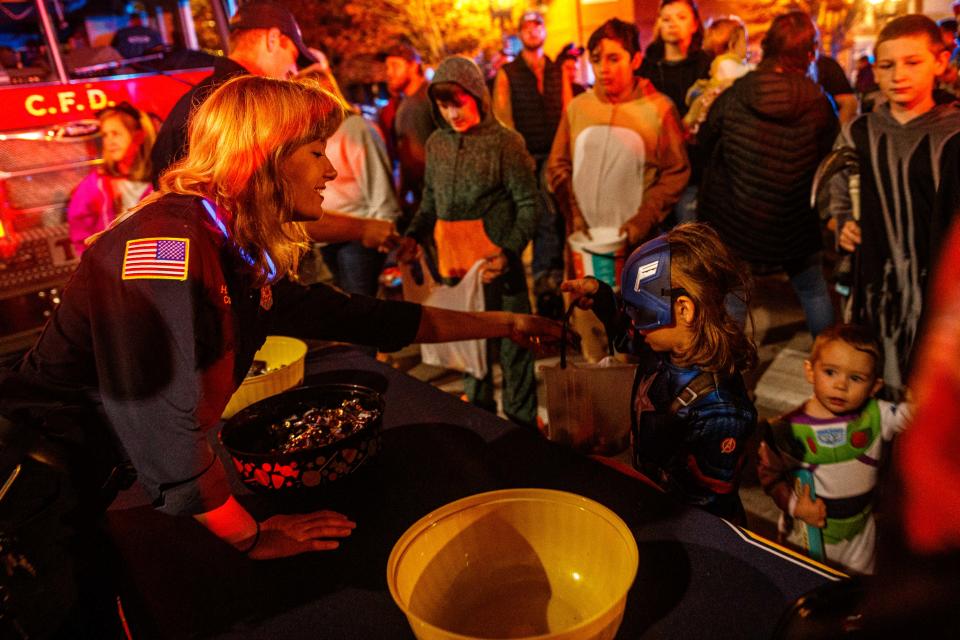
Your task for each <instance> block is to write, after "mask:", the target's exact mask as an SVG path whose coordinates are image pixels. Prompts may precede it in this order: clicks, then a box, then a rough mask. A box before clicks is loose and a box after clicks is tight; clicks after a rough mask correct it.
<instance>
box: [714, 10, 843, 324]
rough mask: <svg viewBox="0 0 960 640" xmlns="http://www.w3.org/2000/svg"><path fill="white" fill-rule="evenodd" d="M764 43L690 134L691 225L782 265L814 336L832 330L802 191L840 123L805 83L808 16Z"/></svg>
mask: <svg viewBox="0 0 960 640" xmlns="http://www.w3.org/2000/svg"><path fill="white" fill-rule="evenodd" d="M762 46H763V62H762V63H761V64H760V66H759V67H758V68H757V70H756V71H753V72H751V73H748V74H747V75H746V76H744V77H743V78H741V79H740V80H738V81H737V82H736V83H734V85H733V86H732V87H731V88H730V89H728V90H727V91H725V92H724V93H723V94H722V95H721V96H720V97H719V98H718V99H717V101H716V102H715V103H714V105H713V107H712V108H711V109H710V115H709V117H708V118H707V122H706V123H705V124H704V125H703V127H702V128H701V129H700V133H699V134H698V140H699V141H700V143H701V144H702V145H704V146H705V147H706V149H707V154H708V155H707V157H708V158H709V162H708V165H707V170H706V173H705V175H704V178H703V182H702V184H701V187H700V200H699V219H700V220H703V221H705V222H709V223H710V224H711V225H713V227H714V228H716V230H717V232H718V233H719V234H720V237H721V238H722V239H723V241H724V242H725V243H726V244H727V246H729V247H730V248H731V249H733V250H734V251H735V252H736V253H737V254H739V256H740V257H741V258H742V259H744V260H746V261H748V262H751V263H754V264H757V265H762V266H766V267H770V266H778V265H779V266H782V267H783V268H784V269H785V270H786V272H787V275H788V276H790V281H791V283H792V284H793V287H794V289H795V290H796V292H797V295H798V297H799V298H800V302H801V304H802V306H803V310H804V313H805V315H806V318H807V325H808V327H809V328H810V332H811V333H813V334H814V335H816V334H817V333H819V332H820V331H821V330H822V329H824V328H826V327H827V326H830V325H831V324H832V323H833V305H832V303H831V301H830V296H829V293H828V291H827V285H826V281H825V280H824V278H823V269H822V265H821V262H822V243H821V239H820V238H821V236H820V226H819V225H820V221H819V217H818V215H817V212H816V211H815V210H814V209H812V208H811V207H810V187H811V183H812V182H813V175H814V173H815V172H816V169H817V165H818V164H819V163H820V160H822V159H823V157H824V156H825V155H827V153H829V151H830V148H831V147H832V145H833V141H834V139H835V138H836V137H837V132H838V129H839V124H838V120H837V115H836V109H835V107H834V104H833V102H832V101H831V99H830V98H829V97H827V95H826V94H824V93H823V90H822V89H821V88H820V86H819V85H818V84H816V83H815V82H814V81H813V80H811V79H810V78H808V77H807V70H808V69H809V67H810V63H811V62H813V61H814V60H815V58H816V50H817V29H816V26H814V24H813V21H812V20H811V19H810V16H808V15H807V14H806V13H803V12H800V11H793V12H790V13H786V14H784V15H781V16H778V17H777V18H776V19H775V20H774V21H773V24H772V25H771V27H770V31H769V32H767V35H766V37H765V38H764V40H763V45H762ZM743 315H745V310H743Z"/></svg>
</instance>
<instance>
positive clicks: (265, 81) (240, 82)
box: [114, 76, 344, 286]
mask: <svg viewBox="0 0 960 640" xmlns="http://www.w3.org/2000/svg"><path fill="white" fill-rule="evenodd" d="M343 115H344V106H343V104H342V103H341V101H340V100H339V99H338V98H337V97H336V96H334V95H333V94H332V93H330V92H329V91H327V90H325V89H323V88H322V87H321V86H319V85H318V84H317V82H316V81H314V80H310V79H303V80H274V79H271V78H263V77H259V76H240V77H238V78H234V79H232V80H230V81H229V82H226V83H225V84H223V85H222V86H221V87H220V88H219V89H217V90H216V91H214V92H213V93H212V94H210V96H209V97H208V98H207V99H206V100H205V101H204V102H203V103H202V104H201V105H200V106H199V107H197V109H196V111H194V113H193V115H192V116H191V117H190V124H189V126H188V140H189V144H190V149H189V153H188V155H187V156H185V157H184V158H183V159H182V160H180V161H179V162H177V163H176V164H174V165H173V166H171V167H170V169H169V170H167V171H166V172H165V173H164V174H163V175H162V176H161V177H160V189H159V190H158V191H157V192H155V193H154V194H152V195H151V196H149V197H147V198H146V199H145V200H143V201H142V202H141V203H140V204H139V205H137V206H136V207H134V208H133V209H131V210H130V211H129V212H128V213H127V214H126V215H124V216H121V218H118V219H117V220H116V221H115V223H114V224H118V223H119V222H120V221H121V220H122V219H123V218H126V217H129V216H130V215H132V214H134V213H135V212H136V211H139V210H140V209H142V208H143V207H144V206H146V205H147V204H149V203H150V202H153V201H155V200H157V199H158V198H161V197H162V196H164V195H165V194H167V193H179V194H185V195H194V196H200V197H202V198H206V199H208V200H210V201H211V202H212V203H214V204H215V205H216V206H217V208H218V210H219V211H220V212H221V215H222V216H223V222H224V223H225V224H226V225H227V228H228V229H229V231H230V234H231V237H232V238H231V239H232V240H233V242H234V243H235V244H236V245H237V246H238V247H239V248H240V249H241V250H242V251H244V252H245V253H246V254H247V255H248V256H249V257H250V260H251V261H252V265H251V266H252V267H253V271H254V273H255V276H254V285H255V286H262V285H264V284H267V283H268V282H269V280H270V275H271V272H273V271H275V272H276V274H277V275H278V276H283V275H285V274H287V273H292V272H294V271H295V270H296V266H297V263H298V261H299V259H300V256H301V255H302V254H303V251H304V250H305V248H306V246H307V244H306V243H307V241H308V239H309V236H308V235H307V233H306V231H305V230H304V228H303V225H301V224H295V223H294V224H291V223H292V222H293V218H294V211H293V205H292V202H291V201H290V195H289V194H290V185H288V184H286V183H285V179H284V176H283V175H282V174H281V171H280V167H281V164H282V162H283V161H284V160H285V159H286V158H287V157H288V156H289V155H290V154H291V153H293V152H294V151H295V150H296V149H297V148H299V147H301V146H302V145H304V144H307V143H310V142H313V141H314V140H319V139H326V138H329V137H330V135H331V134H333V132H334V131H336V129H337V127H339V126H340V123H341V122H342V121H343ZM271 261H272V263H273V268H271V264H270V263H271Z"/></svg>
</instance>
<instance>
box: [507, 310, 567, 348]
mask: <svg viewBox="0 0 960 640" xmlns="http://www.w3.org/2000/svg"><path fill="white" fill-rule="evenodd" d="M510 315H511V322H512V324H511V327H510V339H511V340H513V341H514V342H515V343H517V344H518V345H520V346H521V347H522V348H524V349H532V350H534V351H539V350H540V349H541V348H542V347H544V346H547V345H551V344H554V343H556V342H559V341H560V334H561V332H562V331H563V326H562V325H561V324H560V323H559V322H557V321H556V320H550V319H549V318H544V317H543V316H535V315H530V314H526V313H513V314H510Z"/></svg>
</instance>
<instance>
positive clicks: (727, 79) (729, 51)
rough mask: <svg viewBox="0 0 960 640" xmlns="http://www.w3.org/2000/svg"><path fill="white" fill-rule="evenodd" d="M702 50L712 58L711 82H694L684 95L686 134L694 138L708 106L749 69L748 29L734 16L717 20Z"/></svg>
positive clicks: (708, 108) (705, 39)
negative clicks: (686, 108)
mask: <svg viewBox="0 0 960 640" xmlns="http://www.w3.org/2000/svg"><path fill="white" fill-rule="evenodd" d="M703 50H704V51H706V52H707V53H709V54H711V55H712V56H713V62H712V63H711V64H710V78H709V79H705V80H699V81H697V82H696V83H695V84H694V85H693V86H692V87H690V91H688V92H687V104H688V105H689V106H690V109H689V111H687V114H686V115H685V116H684V117H683V124H684V127H685V128H686V130H687V132H688V133H689V134H691V135H696V133H697V130H698V129H699V128H700V125H701V124H702V123H703V122H704V121H705V120H706V119H707V113H708V111H709V110H710V105H711V104H713V101H714V100H716V99H717V96H719V95H720V94H721V93H723V92H724V90H726V89H727V87H729V86H730V85H732V84H733V83H734V82H735V81H736V80H737V79H739V78H742V77H743V76H745V75H746V74H747V73H748V72H749V71H750V70H751V69H752V67H751V66H750V64H748V63H747V27H746V25H744V24H743V20H741V19H740V18H738V17H737V16H729V17H727V18H718V19H716V20H712V21H711V22H710V24H709V25H707V30H706V34H705V35H704V38H703Z"/></svg>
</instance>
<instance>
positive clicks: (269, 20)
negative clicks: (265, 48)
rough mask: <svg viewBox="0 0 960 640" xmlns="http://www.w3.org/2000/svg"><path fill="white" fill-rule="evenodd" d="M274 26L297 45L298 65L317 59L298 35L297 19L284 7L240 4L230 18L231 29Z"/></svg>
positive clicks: (313, 61) (266, 3) (270, 3)
mask: <svg viewBox="0 0 960 640" xmlns="http://www.w3.org/2000/svg"><path fill="white" fill-rule="evenodd" d="M274 28H276V29H278V30H279V31H280V33H282V34H283V35H285V36H287V37H288V38H290V40H292V41H293V44H294V45H295V46H296V47H297V51H298V52H299V54H300V55H299V57H298V58H297V66H298V67H308V66H310V65H311V64H313V63H315V62H316V61H317V59H316V58H314V57H313V54H312V53H310V49H308V48H307V45H305V44H303V36H301V35H300V26H299V25H298V24H297V19H296V18H294V17H293V14H292V13H290V11H289V10H288V9H287V8H286V7H282V6H280V5H278V4H274V3H272V2H250V3H248V4H244V5H241V6H240V8H239V9H237V12H236V13H235V14H234V16H233V17H232V18H230V30H231V31H234V30H236V29H274Z"/></svg>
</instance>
